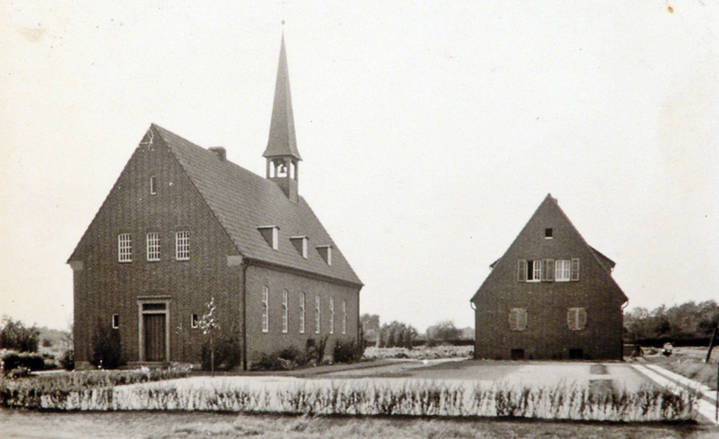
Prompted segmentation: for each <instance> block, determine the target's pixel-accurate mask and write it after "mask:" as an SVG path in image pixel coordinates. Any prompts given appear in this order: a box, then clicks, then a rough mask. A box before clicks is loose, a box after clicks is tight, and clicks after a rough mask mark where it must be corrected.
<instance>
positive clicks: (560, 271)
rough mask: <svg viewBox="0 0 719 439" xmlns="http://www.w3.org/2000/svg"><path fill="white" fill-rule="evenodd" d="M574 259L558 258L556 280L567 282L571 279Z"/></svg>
mask: <svg viewBox="0 0 719 439" xmlns="http://www.w3.org/2000/svg"><path fill="white" fill-rule="evenodd" d="M571 274H572V261H570V260H569V259H557V260H556V261H554V280H555V281H557V282H567V281H569V280H570V279H571Z"/></svg>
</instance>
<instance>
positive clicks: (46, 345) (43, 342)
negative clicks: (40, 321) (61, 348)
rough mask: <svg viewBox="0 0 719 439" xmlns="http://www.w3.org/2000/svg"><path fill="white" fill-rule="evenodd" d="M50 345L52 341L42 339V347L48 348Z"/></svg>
mask: <svg viewBox="0 0 719 439" xmlns="http://www.w3.org/2000/svg"><path fill="white" fill-rule="evenodd" d="M51 346H52V341H50V340H48V339H46V338H44V339H42V347H44V348H49V347H51Z"/></svg>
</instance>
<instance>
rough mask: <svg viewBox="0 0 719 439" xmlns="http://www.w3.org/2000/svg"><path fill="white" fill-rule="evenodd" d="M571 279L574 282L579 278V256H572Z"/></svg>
mask: <svg viewBox="0 0 719 439" xmlns="http://www.w3.org/2000/svg"><path fill="white" fill-rule="evenodd" d="M571 279H572V281H575V282H576V281H578V280H579V258H572V274H571Z"/></svg>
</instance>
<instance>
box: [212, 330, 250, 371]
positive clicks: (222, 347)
mask: <svg viewBox="0 0 719 439" xmlns="http://www.w3.org/2000/svg"><path fill="white" fill-rule="evenodd" d="M210 354H211V352H210V346H209V345H208V344H204V345H202V369H203V370H211V369H212V364H210V363H211V355H210ZM241 358H242V348H241V344H240V339H239V337H238V336H237V335H231V336H229V337H223V338H220V339H218V340H217V341H215V370H230V369H232V368H234V367H235V366H237V365H238V364H240V359H241Z"/></svg>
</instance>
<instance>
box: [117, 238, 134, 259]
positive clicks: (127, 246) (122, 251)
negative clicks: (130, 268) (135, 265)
mask: <svg viewBox="0 0 719 439" xmlns="http://www.w3.org/2000/svg"><path fill="white" fill-rule="evenodd" d="M117 261H118V262H132V237H131V236H130V234H129V233H120V234H119V235H117Z"/></svg>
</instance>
